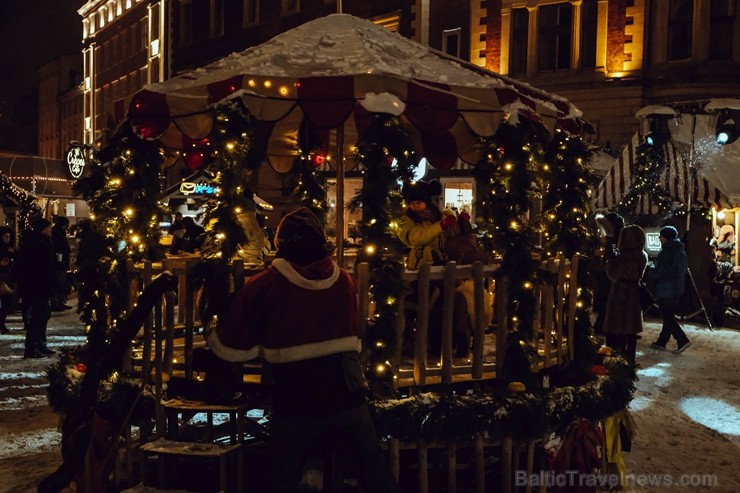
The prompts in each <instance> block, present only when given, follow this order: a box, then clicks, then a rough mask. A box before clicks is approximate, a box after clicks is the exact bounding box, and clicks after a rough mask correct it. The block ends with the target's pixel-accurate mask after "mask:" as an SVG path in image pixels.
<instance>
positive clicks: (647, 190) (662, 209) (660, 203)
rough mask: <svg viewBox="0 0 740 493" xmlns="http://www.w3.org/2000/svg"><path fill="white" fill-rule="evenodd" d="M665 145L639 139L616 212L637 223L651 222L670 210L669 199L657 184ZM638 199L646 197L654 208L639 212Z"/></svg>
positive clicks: (661, 170) (665, 215) (659, 219)
mask: <svg viewBox="0 0 740 493" xmlns="http://www.w3.org/2000/svg"><path fill="white" fill-rule="evenodd" d="M665 165H666V156H665V146H651V145H649V144H648V143H647V142H643V143H642V144H640V145H639V146H637V149H635V170H634V172H633V173H632V183H630V188H629V191H628V192H627V195H625V196H624V197H623V198H622V200H621V202H620V203H619V204H618V205H617V208H616V209H617V212H618V213H619V214H621V215H622V216H624V217H627V218H630V219H632V220H633V221H635V222H637V223H639V224H655V223H657V222H660V221H661V220H662V219H664V218H666V217H668V216H669V215H670V213H671V205H672V202H671V199H670V196H669V195H668V192H667V191H666V190H665V188H663V187H662V186H661V185H660V174H661V173H662V172H663V170H664V169H665ZM640 200H650V201H651V202H652V205H653V206H654V207H655V208H656V209H657V212H655V213H652V211H650V212H648V213H647V214H643V213H641V212H640V211H639V210H638V204H639V201H640Z"/></svg>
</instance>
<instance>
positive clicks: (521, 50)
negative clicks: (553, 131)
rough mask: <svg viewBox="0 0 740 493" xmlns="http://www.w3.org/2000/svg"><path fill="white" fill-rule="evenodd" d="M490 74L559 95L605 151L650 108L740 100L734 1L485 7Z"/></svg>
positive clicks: (617, 0) (494, 2)
mask: <svg viewBox="0 0 740 493" xmlns="http://www.w3.org/2000/svg"><path fill="white" fill-rule="evenodd" d="M486 4H487V31H486V67H488V68H489V69H490V70H493V71H496V72H499V73H501V74H504V75H509V76H511V77H514V78H516V79H520V80H524V81H526V82H529V83H531V84H532V85H534V86H536V87H539V88H542V89H546V90H549V91H552V92H554V93H557V94H559V95H562V96H564V97H566V98H568V99H569V100H570V101H572V102H573V103H574V104H575V105H576V106H577V107H579V108H580V109H581V110H582V111H583V113H584V116H585V118H586V119H587V120H588V121H590V122H591V123H592V124H593V125H594V127H595V129H596V135H594V136H593V139H594V140H595V141H596V142H597V143H599V144H602V145H606V144H607V143H611V144H612V145H614V146H615V147H616V146H619V145H621V144H624V143H626V142H628V141H629V139H630V137H631V136H632V134H633V133H634V132H635V130H636V129H637V128H638V124H639V122H638V121H637V119H636V118H635V113H636V112H637V111H638V110H639V109H640V108H642V107H644V106H646V105H649V104H661V103H672V102H683V101H687V102H688V101H705V100H708V99H711V98H719V97H736V96H738V95H740V16H738V8H739V7H740V1H738V0H573V1H552V0H540V1H534V0H528V1H521V0H487V2H486Z"/></svg>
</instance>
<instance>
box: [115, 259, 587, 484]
mask: <svg viewBox="0 0 740 493" xmlns="http://www.w3.org/2000/svg"><path fill="white" fill-rule="evenodd" d="M197 260H198V259H197V257H188V258H172V259H167V260H166V261H165V262H162V263H151V262H144V263H143V264H140V265H136V266H132V282H131V293H132V295H134V296H132V299H135V298H136V296H135V295H136V294H137V293H138V292H140V291H141V289H143V287H144V286H146V285H147V284H148V283H149V282H151V280H152V278H153V277H154V276H156V275H157V274H158V273H160V272H162V271H165V270H166V271H169V272H171V273H173V274H174V275H176V276H177V277H178V279H179V283H178V292H177V293H176V295H175V294H174V293H169V294H167V295H166V296H164V297H163V299H162V303H161V305H159V306H157V307H156V308H155V310H154V311H153V313H152V317H151V319H150V320H148V321H147V323H146V324H145V326H144V328H143V329H142V331H141V333H140V336H139V340H138V342H137V344H136V345H135V346H134V347H133V348H132V358H131V367H130V369H131V370H133V371H134V372H135V373H140V374H142V375H153V378H154V382H155V392H156V402H158V403H160V402H161V401H162V397H163V380H165V379H166V377H164V375H167V376H170V377H172V376H179V377H184V378H186V379H198V378H199V375H197V374H196V373H195V372H194V371H193V366H192V355H193V349H194V348H195V347H199V346H205V341H204V339H203V338H202V337H200V336H199V335H198V332H199V331H200V329H201V328H202V321H200V320H199V315H198V310H197V307H196V303H195V302H194V299H195V297H196V296H197V293H195V291H194V290H193V289H191V287H190V286H189V279H188V275H187V274H188V271H189V270H190V269H191V268H192V266H193V265H194V263H195V262H197ZM577 269H578V262H577V257H576V258H574V259H573V260H566V259H562V258H560V259H553V260H549V261H546V262H543V263H542V264H541V270H542V272H545V273H548V274H549V275H547V276H542V277H543V279H544V280H543V281H541V282H539V283H537V284H536V285H534V286H532V289H533V290H534V295H535V296H534V298H535V300H536V307H535V310H536V312H535V313H536V315H535V327H534V339H533V341H532V345H533V346H534V348H535V349H536V354H537V361H536V362H535V366H536V367H535V368H533V369H534V370H537V369H542V368H546V367H550V366H554V365H560V364H562V363H563V362H566V361H569V360H570V359H572V358H573V321H574V315H575V310H576V302H577V290H578V286H577V283H576V281H575V280H576V279H577ZM498 271H499V265H498V264H491V265H483V264H481V263H476V264H473V265H456V264H454V263H452V262H451V263H448V264H447V265H446V266H443V267H429V266H427V267H423V268H421V269H419V270H417V271H410V270H407V271H405V272H404V273H403V280H404V282H405V283H407V284H408V285H409V286H411V285H412V283H413V284H414V285H415V286H416V291H415V292H416V295H415V296H412V297H410V298H406V299H404V300H402V301H401V303H402V306H401V307H400V308H401V309H400V310H399V313H404V311H405V309H406V308H411V307H412V305H414V306H413V311H414V317H413V318H414V319H415V322H414V324H413V327H410V326H409V327H407V326H406V317H399V320H398V321H397V325H396V327H397V331H396V334H397V337H398V345H397V346H398V351H397V352H396V354H395V355H394V360H393V362H392V364H393V367H394V368H395V369H396V370H397V379H396V385H397V386H398V387H399V388H407V389H410V388H417V389H418V388H423V387H424V386H427V385H431V384H440V383H441V384H455V383H456V382H465V381H481V380H487V379H494V378H496V376H497V375H498V374H500V370H501V367H502V365H503V354H504V348H505V342H506V339H507V336H508V335H509V333H510V331H511V330H512V329H513V322H512V317H511V316H510V314H509V313H508V312H507V308H506V307H507V292H508V284H509V282H510V281H509V280H508V279H507V278H506V277H502V276H499V275H498V274H499V272H498ZM253 273H254V271H253V270H250V269H245V268H244V265H243V264H242V263H241V261H235V262H233V263H232V264H231V268H230V274H229V275H230V285H231V286H232V290H233V289H234V288H235V287H239V286H241V285H242V284H243V282H244V280H245V279H246V278H247V277H248V276H249V275H252V274H253ZM352 274H353V277H354V279H355V283H356V287H357V291H358V293H359V299H358V306H359V319H360V320H359V321H360V327H361V329H362V330H363V331H364V330H366V328H367V326H366V321H367V320H368V318H369V317H371V316H372V313H373V310H374V300H373V299H372V297H371V295H370V293H369V289H368V288H369V286H370V285H371V282H372V272H371V271H370V270H369V268H368V265H367V264H358V265H357V268H356V270H354V271H353V272H352ZM461 286H465V289H467V290H468V291H467V298H466V299H467V303H466V306H467V308H468V316H470V320H471V326H472V331H471V333H470V347H469V355H468V356H467V357H455V354H454V353H453V344H452V342H453V330H454V327H453V319H454V315H455V314H454V310H455V300H454V297H455V296H457V295H459V293H460V291H461ZM437 288H441V290H440V294H439V295H438V296H439V298H438V299H437V301H436V302H437V303H441V314H442V315H441V316H442V320H441V322H442V323H441V348H440V349H441V351H440V354H439V355H438V356H437V355H431V359H430V355H429V354H428V350H427V347H428V339H429V335H430V334H429V327H430V324H429V322H430V314H431V313H432V305H433V301H434V296H435V295H434V291H435V290H436V289H437ZM458 306H459V305H458ZM412 328H413V338H412V340H411V344H405V345H404V336H405V335H407V334H408V332H407V331H408V330H410V329H412ZM404 346H405V348H404ZM259 378H260V372H259V367H255V366H254V365H252V366H250V365H246V366H245V376H244V379H245V381H250V382H259ZM156 425H157V426H156V430H164V429H165V416H164V412H163V409H162V408H161V407H158V408H157V410H156ZM491 446H496V447H498V451H499V452H498V453H500V454H502V457H501V460H502V461H503V462H502V466H501V477H502V483H501V485H500V486H501V488H500V490H501V491H504V492H506V491H511V488H512V484H513V471H514V470H516V469H523V470H527V471H528V473H529V474H531V473H532V469H534V472H537V471H538V470H539V469H538V467H537V464H533V463H532V447H533V443H529V442H528V443H524V444H513V443H512V442H511V441H510V440H508V441H507V440H504V441H502V442H500V443H496V444H492V443H490V441H488V440H487V439H485V438H484V437H483V436H478V437H476V438H475V439H474V440H472V441H471V442H470V443H456V442H450V443H447V444H426V443H423V442H418V443H401V442H399V441H398V440H395V439H392V440H389V441H388V442H387V443H386V448H387V450H388V454H389V461H390V464H391V466H392V468H393V470H394V471H395V473H396V474H397V475H398V473H399V470H400V468H401V466H402V464H401V455H402V454H401V450H403V449H407V448H415V449H417V463H418V466H419V472H418V475H419V477H418V482H417V484H418V491H419V492H420V493H426V492H427V491H428V481H429V480H428V474H429V471H428V470H427V469H428V468H427V464H426V457H427V455H426V454H427V450H428V449H429V447H435V448H439V447H443V448H447V450H448V457H449V463H448V466H447V468H448V470H449V471H450V475H448V482H449V484H448V488H447V491H449V492H454V491H456V490H455V488H456V486H455V479H454V478H455V475H454V474H452V472H454V471H455V470H456V469H457V467H458V465H459V464H458V457H459V454H458V453H457V451H458V450H463V449H466V450H468V451H470V450H471V447H472V457H473V458H474V459H473V464H472V465H470V467H472V468H473V470H474V474H475V484H476V487H475V491H476V492H483V491H490V490H489V489H486V487H485V486H484V483H485V481H484V475H485V463H484V450H488V448H489V447H491ZM516 450H527V451H528V452H527V453H526V454H525V455H526V456H527V457H529V458H528V459H526V458H525V461H526V462H525V465H526V467H524V468H521V467H519V462H518V461H519V456H520V455H518V454H517V453H516ZM466 455H468V454H466ZM127 470H130V468H129V467H127ZM498 489H499V488H497V490H498Z"/></svg>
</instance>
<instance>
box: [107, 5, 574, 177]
mask: <svg viewBox="0 0 740 493" xmlns="http://www.w3.org/2000/svg"><path fill="white" fill-rule="evenodd" d="M231 98H239V99H240V100H241V101H242V102H243V103H244V105H245V106H246V108H247V109H248V110H249V112H250V113H251V114H252V115H253V116H254V117H255V118H256V119H257V120H258V122H259V123H258V128H257V135H258V136H259V138H260V144H261V145H262V146H264V147H263V148H264V149H266V151H267V155H268V158H269V162H270V164H271V165H272V167H273V168H274V169H275V170H276V171H278V172H284V171H287V170H289V169H290V167H291V166H292V162H293V159H294V157H295V155H296V154H297V151H298V145H297V138H298V129H299V128H301V125H303V124H304V123H305V122H306V121H308V122H309V123H310V124H311V125H312V128H315V129H318V130H319V131H320V133H322V134H323V137H322V140H323V141H322V147H323V148H326V149H331V150H333V149H335V147H334V146H335V136H334V133H335V132H336V129H339V128H341V129H342V131H343V132H344V133H345V137H344V142H345V148H344V149H342V151H343V153H344V155H345V156H352V155H353V154H354V152H353V151H354V149H353V148H352V146H353V144H355V142H356V140H357V138H356V137H357V135H360V134H361V133H362V131H363V129H365V128H367V126H368V124H369V121H370V117H371V116H372V114H373V113H390V114H393V115H396V116H398V117H399V118H400V120H401V122H402V124H403V125H404V128H405V129H406V131H408V132H409V134H410V135H411V137H412V140H413V142H414V144H415V147H416V150H417V152H419V153H420V155H423V156H425V157H426V158H427V160H428V161H429V162H430V163H431V164H432V165H433V166H435V167H436V168H439V169H450V168H451V167H452V166H453V165H454V164H455V162H456V161H457V160H458V158H459V159H462V160H463V161H465V162H468V163H474V162H477V160H478V157H479V155H478V152H479V150H478V149H477V143H478V141H479V139H480V137H486V136H491V135H493V134H494V133H495V131H496V129H497V128H498V126H499V125H500V123H501V122H502V121H503V120H504V119H507V118H508V119H513V120H516V119H518V118H528V119H532V120H535V121H539V122H542V123H543V124H545V125H546V126H547V127H548V128H550V129H551V130H552V129H553V128H554V127H555V126H558V127H560V128H562V129H563V130H565V131H566V132H568V133H569V134H570V135H574V136H577V135H580V134H581V133H582V132H583V131H584V130H586V129H588V128H589V125H588V123H586V122H585V121H584V120H583V119H582V117H581V112H580V110H578V109H577V108H576V107H574V106H573V105H572V104H570V103H569V102H568V101H567V100H566V99H564V98H562V97H559V96H555V95H553V94H550V93H547V92H545V91H542V90H539V89H536V88H533V87H531V86H529V85H527V84H524V83H520V82H515V81H513V80H511V79H508V78H506V77H503V76H501V75H498V74H496V73H493V72H489V71H487V70H484V69H482V68H480V67H477V66H475V65H472V64H469V63H466V62H463V61H461V60H458V59H453V58H451V57H449V56H447V55H445V54H443V53H440V52H438V51H436V50H433V49H431V48H429V47H428V46H426V45H423V44H420V43H417V42H415V41H412V40H409V39H407V38H404V37H402V36H400V35H398V34H396V33H393V32H391V31H388V30H387V29H385V28H383V27H381V26H378V25H375V24H373V23H372V22H370V21H368V20H365V19H361V18H357V17H353V16H351V15H347V14H333V15H329V16H327V17H322V18H319V19H316V20H314V21H311V22H308V23H306V24H303V25H301V26H298V27H296V28H295V29H293V30H291V31H287V32H285V33H283V34H280V35H278V36H276V37H275V38H273V39H271V40H270V41H268V42H266V43H263V44H261V45H259V46H255V47H252V48H249V49H247V50H245V51H242V52H240V53H234V54H231V55H229V56H227V57H225V58H223V59H221V60H219V61H217V62H215V63H212V64H210V65H207V66H205V67H203V68H199V69H196V70H194V71H192V72H188V73H185V74H182V75H180V76H178V77H175V78H172V79H170V80H168V81H165V82H163V83H158V84H150V85H148V86H146V87H145V88H144V89H143V90H142V91H140V92H138V93H136V94H135V95H134V96H133V97H132V98H131V99H130V100H129V101H125V102H121V103H120V104H119V105H118V107H117V108H116V117H117V118H119V119H121V120H122V119H123V118H124V117H128V118H129V119H130V122H131V124H132V125H133V127H134V128H135V129H136V131H137V133H138V134H139V135H140V136H142V137H146V138H152V139H159V140H160V141H161V142H162V143H163V144H164V145H165V146H168V147H172V148H177V149H189V148H197V146H198V145H200V143H201V142H202V139H205V138H206V137H207V136H208V135H209V134H210V132H211V129H212V126H213V111H212V110H213V107H214V106H215V105H218V104H219V103H222V102H224V101H226V100H229V99H231Z"/></svg>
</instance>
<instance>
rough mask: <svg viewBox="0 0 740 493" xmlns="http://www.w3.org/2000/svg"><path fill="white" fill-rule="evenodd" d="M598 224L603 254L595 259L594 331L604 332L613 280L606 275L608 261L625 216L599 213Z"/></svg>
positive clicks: (613, 213) (614, 247)
mask: <svg viewBox="0 0 740 493" xmlns="http://www.w3.org/2000/svg"><path fill="white" fill-rule="evenodd" d="M596 224H597V225H598V226H599V241H600V242H601V248H600V250H601V255H600V256H597V258H595V259H594V262H593V264H592V265H594V269H593V271H594V277H595V281H596V286H595V289H594V301H593V311H594V313H596V321H595V322H594V332H596V333H597V334H603V332H604V330H603V327H604V318H605V317H606V303H607V300H608V299H609V291H610V289H611V281H609V277H608V276H607V275H606V262H607V261H609V260H610V259H611V258H612V255H613V254H614V252H615V250H616V246H617V240H618V239H619V232H620V231H621V230H622V228H623V227H624V218H623V217H622V216H620V215H619V214H617V213H616V212H609V213H608V214H606V215H601V214H597V215H596Z"/></svg>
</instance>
